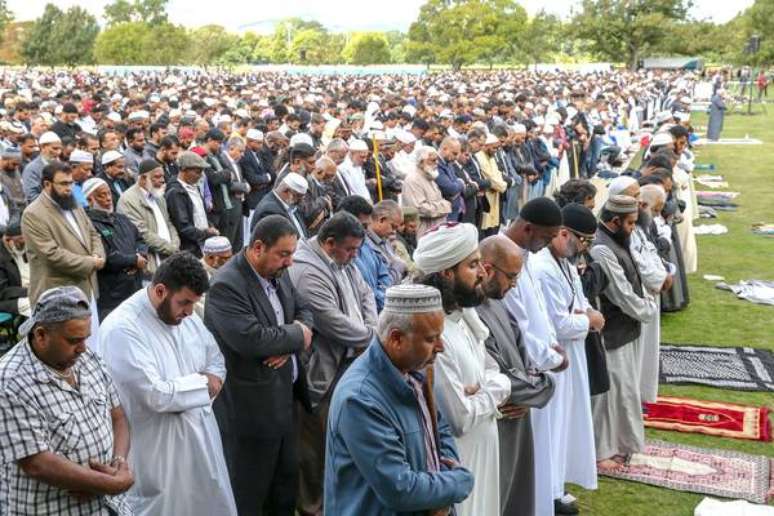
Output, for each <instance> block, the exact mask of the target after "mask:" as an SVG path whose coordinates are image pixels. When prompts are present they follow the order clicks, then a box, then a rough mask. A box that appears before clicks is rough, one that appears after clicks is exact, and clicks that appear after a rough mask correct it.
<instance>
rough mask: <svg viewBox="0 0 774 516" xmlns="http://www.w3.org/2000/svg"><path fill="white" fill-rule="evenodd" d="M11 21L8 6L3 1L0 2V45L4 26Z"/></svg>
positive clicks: (11, 16)
mask: <svg viewBox="0 0 774 516" xmlns="http://www.w3.org/2000/svg"><path fill="white" fill-rule="evenodd" d="M12 21H13V13H12V12H11V11H10V10H9V9H8V4H7V3H6V1H5V0H0V43H2V42H3V39H2V38H3V35H4V34H5V28H6V26H8V24H9V23H11V22H12Z"/></svg>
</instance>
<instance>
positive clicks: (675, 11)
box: [573, 0, 692, 69]
mask: <svg viewBox="0 0 774 516" xmlns="http://www.w3.org/2000/svg"><path fill="white" fill-rule="evenodd" d="M691 5H692V0H583V4H582V8H581V12H580V13H578V14H577V15H576V16H575V18H574V19H573V32H574V34H575V35H576V37H578V38H580V39H583V40H586V41H587V42H588V46H589V49H590V50H591V51H592V52H593V53H595V54H597V55H598V56H600V57H602V58H606V59H610V60H611V61H614V62H620V61H625V62H626V64H627V65H628V66H629V67H630V68H632V69H634V68H636V67H637V63H638V62H639V60H640V59H641V58H642V57H644V56H645V54H646V53H647V52H649V51H652V50H653V49H657V48H658V46H659V44H660V43H661V42H662V41H663V39H664V38H665V37H666V35H667V34H668V33H669V31H670V29H671V28H672V27H673V26H674V24H676V23H678V22H680V21H684V20H686V17H687V15H688V9H689V8H690V7H691Z"/></svg>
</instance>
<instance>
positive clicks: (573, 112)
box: [567, 106, 578, 120]
mask: <svg viewBox="0 0 774 516" xmlns="http://www.w3.org/2000/svg"><path fill="white" fill-rule="evenodd" d="M577 114H578V110H577V109H575V107H573V106H567V120H572V119H573V118H575V115H577Z"/></svg>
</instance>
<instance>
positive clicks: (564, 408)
mask: <svg viewBox="0 0 774 516" xmlns="http://www.w3.org/2000/svg"><path fill="white" fill-rule="evenodd" d="M562 262H563V264H562V266H563V268H564V271H565V272H564V273H563V272H562V270H561V269H560V268H559V264H558V263H557V261H556V260H555V259H554V258H553V256H552V255H551V251H550V250H549V249H548V248H545V249H543V250H542V251H540V252H539V253H537V254H536V255H535V257H534V258H533V264H534V266H535V273H536V277H537V280H538V283H539V285H540V291H541V293H542V294H543V299H544V300H545V303H546V308H547V310H548V316H549V318H550V319H551V321H552V323H553V326H554V330H555V331H556V337H557V339H558V341H559V345H560V346H562V347H563V348H564V349H565V351H566V352H567V355H568V357H569V360H570V366H569V367H568V368H567V370H566V371H564V372H563V373H559V374H552V376H553V378H554V382H555V384H556V390H555V391H554V396H553V397H552V398H551V400H550V401H549V402H548V405H546V406H545V407H544V408H543V409H540V410H546V411H549V412H550V418H551V430H552V436H551V441H552V446H551V451H552V462H553V464H554V469H555V471H556V475H555V478H554V479H553V496H554V498H561V497H562V496H564V484H565V483H567V482H570V483H573V484H577V485H580V486H582V487H584V488H585V489H596V488H597V463H596V452H595V449H594V423H593V421H592V418H591V394H590V393H589V376H588V369H587V367H588V366H587V364H586V335H587V334H588V332H589V318H588V316H587V315H586V310H588V308H589V303H588V301H587V300H586V297H585V296H584V295H583V285H582V284H581V280H580V277H579V276H578V272H577V270H576V268H575V267H574V266H573V265H572V264H570V263H569V262H568V261H567V260H562ZM565 274H566V275H565ZM568 278H569V281H571V282H572V287H571V286H570V283H569V281H568ZM576 311H580V312H581V313H576Z"/></svg>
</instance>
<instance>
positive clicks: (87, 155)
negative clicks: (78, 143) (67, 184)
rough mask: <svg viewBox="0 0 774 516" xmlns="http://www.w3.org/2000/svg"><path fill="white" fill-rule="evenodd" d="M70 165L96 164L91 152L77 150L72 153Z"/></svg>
mask: <svg viewBox="0 0 774 516" xmlns="http://www.w3.org/2000/svg"><path fill="white" fill-rule="evenodd" d="M70 163H94V156H92V154H91V152H86V151H83V150H81V149H75V150H74V151H72V152H71V153H70Z"/></svg>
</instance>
